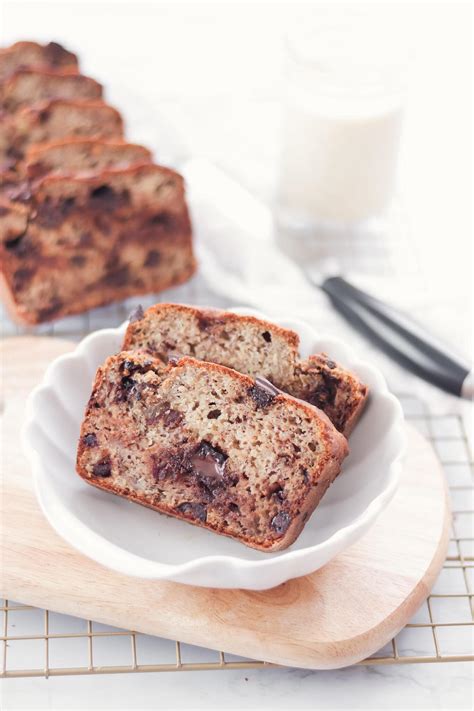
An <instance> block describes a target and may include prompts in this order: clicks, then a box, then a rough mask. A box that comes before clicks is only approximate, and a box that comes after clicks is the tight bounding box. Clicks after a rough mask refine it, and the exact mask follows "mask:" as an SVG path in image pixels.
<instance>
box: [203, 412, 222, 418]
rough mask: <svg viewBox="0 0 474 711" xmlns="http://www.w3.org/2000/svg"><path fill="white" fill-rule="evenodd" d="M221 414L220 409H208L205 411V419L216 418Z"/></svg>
mask: <svg viewBox="0 0 474 711" xmlns="http://www.w3.org/2000/svg"><path fill="white" fill-rule="evenodd" d="M221 415H222V412H221V411H220V410H210V411H209V412H208V413H207V419H208V420H217V418H218V417H220V416H221Z"/></svg>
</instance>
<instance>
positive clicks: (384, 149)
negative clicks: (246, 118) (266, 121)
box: [277, 20, 404, 230]
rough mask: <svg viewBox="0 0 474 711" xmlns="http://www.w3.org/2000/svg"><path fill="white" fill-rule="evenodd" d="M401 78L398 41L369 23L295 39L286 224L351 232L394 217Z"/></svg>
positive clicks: (282, 214) (288, 105)
mask: <svg viewBox="0 0 474 711" xmlns="http://www.w3.org/2000/svg"><path fill="white" fill-rule="evenodd" d="M403 74H404V72H403V71H402V64H401V62H399V61H398V58H397V57H396V56H394V53H393V52H391V51H390V43H386V42H385V41H384V36H383V35H382V34H377V33H376V32H375V31H374V28H367V27H366V26H364V23H359V24H357V23H354V22H352V21H350V20H348V21H347V22H343V21H339V22H337V23H334V22H333V23H327V24H324V23H321V25H320V26H319V27H318V29H314V28H312V29H309V30H303V31H299V32H295V33H293V34H292V35H291V36H290V37H288V38H287V68H286V91H285V100H284V107H283V126H282V146H281V159H280V167H279V182H278V192H277V218H278V219H279V222H280V224H283V225H286V226H291V227H296V228H297V227H303V228H314V227H317V226H324V227H329V228H331V227H334V228H338V227H342V228H343V229H344V230H347V228H348V227H350V226H358V227H360V225H361V224H365V223H366V222H367V221H368V220H372V219H373V218H378V217H382V216H383V215H384V214H385V213H386V211H387V208H388V207H389V205H390V202H391V199H392V196H393V193H394V186H395V180H396V172H397V156H398V152H399V143H400V134H401V127H402V100H403V83H404V82H403Z"/></svg>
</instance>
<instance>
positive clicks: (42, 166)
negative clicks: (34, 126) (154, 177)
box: [20, 138, 152, 179]
mask: <svg viewBox="0 0 474 711" xmlns="http://www.w3.org/2000/svg"><path fill="white" fill-rule="evenodd" d="M151 160H152V156H151V152H150V151H149V150H148V148H145V147H144V146H139V145H137V144H135V143H126V142H125V141H122V140H116V141H110V140H108V141H106V140H97V139H82V138H71V139H66V140H63V141H55V142H52V143H41V144H39V145H35V146H32V147H31V148H30V149H28V151H27V153H26V156H25V160H24V161H23V163H22V165H21V170H20V172H21V173H22V174H23V175H25V176H27V177H28V178H30V179H37V178H39V177H42V176H44V175H46V174H47V173H61V174H62V175H67V174H71V173H78V172H81V173H82V172H93V173H97V172H99V171H101V170H104V169H107V168H125V167H127V166H129V165H133V164H135V163H151Z"/></svg>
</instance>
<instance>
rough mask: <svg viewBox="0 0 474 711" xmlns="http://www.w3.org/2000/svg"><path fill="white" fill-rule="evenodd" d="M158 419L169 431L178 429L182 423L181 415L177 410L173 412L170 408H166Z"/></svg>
mask: <svg viewBox="0 0 474 711" xmlns="http://www.w3.org/2000/svg"><path fill="white" fill-rule="evenodd" d="M160 419H161V421H162V422H163V424H164V426H165V427H167V428H168V429H170V430H173V429H174V428H175V427H178V426H179V425H180V424H181V422H182V421H183V415H182V414H181V412H178V410H173V408H172V407H168V408H166V409H165V410H163V411H162V412H161V413H160Z"/></svg>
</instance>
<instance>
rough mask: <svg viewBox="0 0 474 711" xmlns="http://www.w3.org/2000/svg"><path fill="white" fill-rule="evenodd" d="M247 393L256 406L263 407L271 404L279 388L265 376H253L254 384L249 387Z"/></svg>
mask: <svg viewBox="0 0 474 711" xmlns="http://www.w3.org/2000/svg"><path fill="white" fill-rule="evenodd" d="M248 393H249V395H250V397H251V398H253V400H254V401H255V404H256V406H257V408H263V407H268V406H269V405H271V404H272V402H273V400H274V399H275V396H276V395H278V394H279V393H280V390H278V388H276V387H275V386H274V385H273V384H272V383H271V382H270V381H269V380H267V379H266V378H261V377H257V378H255V385H254V386H253V387H251V388H250V389H249V391H248Z"/></svg>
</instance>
